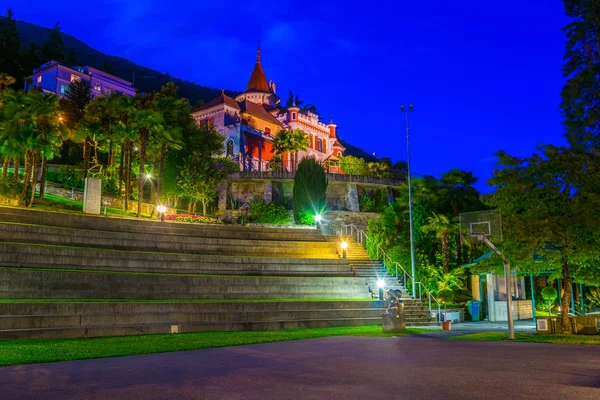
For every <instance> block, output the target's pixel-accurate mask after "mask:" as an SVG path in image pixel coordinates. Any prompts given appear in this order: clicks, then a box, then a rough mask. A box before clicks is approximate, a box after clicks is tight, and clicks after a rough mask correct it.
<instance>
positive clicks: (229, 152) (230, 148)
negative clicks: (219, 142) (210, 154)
mask: <svg viewBox="0 0 600 400" xmlns="http://www.w3.org/2000/svg"><path fill="white" fill-rule="evenodd" d="M227 157H233V140H228V141H227Z"/></svg>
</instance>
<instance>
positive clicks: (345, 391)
mask: <svg viewBox="0 0 600 400" xmlns="http://www.w3.org/2000/svg"><path fill="white" fill-rule="evenodd" d="M551 398H560V399H561V400H567V399H577V400H587V399H590V400H592V399H593V400H598V399H600V348H598V347H593V346H572V345H549V344H548V345H546V344H535V343H513V342H469V341H449V340H443V339H441V338H440V337H436V336H435V335H427V336H420V335H419V336H411V337H400V338H373V337H328V338H320V339H309V340H300V341H291V342H279V343H268V344H257V345H248V346H239V347H229V348H220V349H209V350H199V351H186V352H178V353H163V354H151V355H142V356H132V357H119V358H106V359H97V360H82V361H71V362H59V363H49V364H37V365H25V366H16V367H8V368H0V399H11V400H13V399H45V400H46V399H47V400H52V399H86V400H89V399H110V400H125V399H127V400H130V399H135V400H138V399H139V400H152V399H161V400H163V399H178V400H181V399H261V400H269V399H277V400H282V399H328V400H334V399H344V400H346V399H361V400H364V399H412V400H416V399H503V400H506V399H551Z"/></svg>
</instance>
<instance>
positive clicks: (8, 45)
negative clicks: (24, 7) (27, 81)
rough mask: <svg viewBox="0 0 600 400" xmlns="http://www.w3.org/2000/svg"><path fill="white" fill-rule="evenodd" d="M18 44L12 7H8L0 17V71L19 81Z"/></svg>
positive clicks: (17, 33)
mask: <svg viewBox="0 0 600 400" xmlns="http://www.w3.org/2000/svg"><path fill="white" fill-rule="evenodd" d="M20 46H21V41H20V39H19V31H18V29H17V22H16V21H15V18H14V14H13V11H12V9H10V8H9V9H8V10H7V11H6V18H3V19H0V73H4V74H6V75H8V76H12V77H14V78H15V81H16V80H17V79H18V80H19V81H20V80H21V77H22V71H21V65H20V55H19V49H20ZM14 83H15V82H13V83H12V84H14ZM0 90H1V87H0Z"/></svg>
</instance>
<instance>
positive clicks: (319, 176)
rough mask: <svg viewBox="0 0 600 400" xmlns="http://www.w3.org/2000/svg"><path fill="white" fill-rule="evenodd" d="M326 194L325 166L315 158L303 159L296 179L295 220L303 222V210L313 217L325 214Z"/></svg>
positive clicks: (294, 197) (293, 201)
mask: <svg viewBox="0 0 600 400" xmlns="http://www.w3.org/2000/svg"><path fill="white" fill-rule="evenodd" d="M326 194H327V177H326V176H325V170H324V169H323V166H321V165H320V164H319V163H318V162H317V161H316V160H315V159H314V158H304V159H302V161H301V162H300V165H299V166H298V170H297V171H296V176H295V178H294V192H293V200H292V206H293V210H294V219H295V220H296V221H297V222H298V221H300V222H301V221H302V215H301V214H302V212H303V210H304V211H308V212H311V213H312V214H313V215H316V214H324V213H325V211H326V208H327V201H326V200H327V195H326ZM305 220H306V219H305ZM313 223H314V222H313Z"/></svg>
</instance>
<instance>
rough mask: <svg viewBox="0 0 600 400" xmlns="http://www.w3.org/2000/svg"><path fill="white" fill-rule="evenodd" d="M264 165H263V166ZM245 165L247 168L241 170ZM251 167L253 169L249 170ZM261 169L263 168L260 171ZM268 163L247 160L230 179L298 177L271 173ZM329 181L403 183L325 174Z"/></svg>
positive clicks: (277, 172)
mask: <svg viewBox="0 0 600 400" xmlns="http://www.w3.org/2000/svg"><path fill="white" fill-rule="evenodd" d="M261 163H262V164H261ZM243 165H245V167H246V168H241V167H242V166H243ZM248 167H251V168H253V169H251V170H250V169H249V168H248ZM259 167H262V168H261V170H259ZM268 167H269V166H268V163H266V162H265V161H261V162H260V163H259V162H258V160H252V161H250V160H248V159H246V161H245V164H242V163H240V169H242V171H240V172H235V173H232V174H229V175H228V179H231V180H237V179H270V180H272V179H276V180H277V179H281V180H285V179H294V176H295V175H296V173H295V172H292V171H271V170H268ZM325 175H326V176H327V179H328V180H329V181H334V182H348V183H362V184H373V185H384V186H400V185H401V184H402V181H401V180H400V179H392V178H379V177H375V176H358V175H342V174H325Z"/></svg>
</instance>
